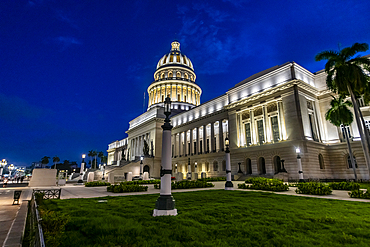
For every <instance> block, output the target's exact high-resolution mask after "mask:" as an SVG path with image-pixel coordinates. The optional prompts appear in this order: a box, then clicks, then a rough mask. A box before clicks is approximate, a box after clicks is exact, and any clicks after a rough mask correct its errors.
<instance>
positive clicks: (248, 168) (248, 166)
mask: <svg viewBox="0 0 370 247" xmlns="http://www.w3.org/2000/svg"><path fill="white" fill-rule="evenodd" d="M245 163H246V171H247V174H252V161H251V159H249V158H248V159H247V160H246V162H245Z"/></svg>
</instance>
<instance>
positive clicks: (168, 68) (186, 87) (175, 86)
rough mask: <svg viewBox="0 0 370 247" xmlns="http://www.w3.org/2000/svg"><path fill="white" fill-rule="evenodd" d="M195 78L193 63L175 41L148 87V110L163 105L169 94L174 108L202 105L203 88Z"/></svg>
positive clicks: (159, 63)
mask: <svg viewBox="0 0 370 247" xmlns="http://www.w3.org/2000/svg"><path fill="white" fill-rule="evenodd" d="M195 79H196V75H195V73H194V68H193V63H192V62H191V61H190V59H189V58H188V57H187V56H185V55H184V54H182V53H181V51H180V43H179V42H178V41H173V42H172V43H171V51H170V52H169V53H167V54H166V55H164V56H163V57H162V58H161V59H160V60H159V62H158V64H157V69H156V71H155V72H154V81H153V82H152V84H150V86H149V87H148V94H149V103H148V110H149V109H150V108H152V107H156V106H163V102H164V100H165V98H166V97H167V96H169V97H170V98H171V101H172V107H173V109H179V110H189V109H191V108H193V107H195V106H198V105H200V95H201V94H202V89H201V88H200V87H199V86H198V85H197V84H196V83H195Z"/></svg>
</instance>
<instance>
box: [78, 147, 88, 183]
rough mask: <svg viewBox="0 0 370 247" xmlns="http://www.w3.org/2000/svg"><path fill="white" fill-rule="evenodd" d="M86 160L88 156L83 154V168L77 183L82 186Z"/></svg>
mask: <svg viewBox="0 0 370 247" xmlns="http://www.w3.org/2000/svg"><path fill="white" fill-rule="evenodd" d="M85 158H86V154H83V155H82V162H81V168H80V179H79V180H78V181H77V183H79V184H82V183H83V175H84V174H83V173H84V170H85Z"/></svg>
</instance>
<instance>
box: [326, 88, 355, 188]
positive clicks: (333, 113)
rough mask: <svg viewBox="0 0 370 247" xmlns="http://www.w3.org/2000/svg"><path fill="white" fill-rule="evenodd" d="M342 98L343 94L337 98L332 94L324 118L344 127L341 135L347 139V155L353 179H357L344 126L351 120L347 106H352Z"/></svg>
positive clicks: (351, 116)
mask: <svg viewBox="0 0 370 247" xmlns="http://www.w3.org/2000/svg"><path fill="white" fill-rule="evenodd" d="M344 99H345V96H343V95H341V96H339V97H338V98H335V97H334V96H333V99H332V101H331V102H330V106H331V108H330V109H329V110H328V111H327V112H326V114H325V118H326V120H328V121H329V122H330V123H332V124H334V125H335V126H337V127H342V126H343V127H344V128H343V135H344V138H345V139H346V141H347V147H348V153H349V157H350V160H351V164H352V169H353V173H354V175H355V180H356V181H357V173H356V164H355V162H354V158H353V153H352V149H351V143H350V142H349V135H348V132H347V128H345V126H348V125H350V124H351V123H352V122H353V114H352V112H351V111H350V110H349V109H348V107H351V106H352V103H351V102H350V101H348V100H346V101H344Z"/></svg>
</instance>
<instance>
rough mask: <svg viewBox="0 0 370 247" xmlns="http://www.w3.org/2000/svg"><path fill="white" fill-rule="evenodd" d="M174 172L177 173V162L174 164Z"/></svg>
mask: <svg viewBox="0 0 370 247" xmlns="http://www.w3.org/2000/svg"><path fill="white" fill-rule="evenodd" d="M175 173H176V174H177V163H176V164H175Z"/></svg>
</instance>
